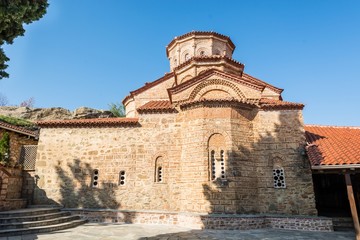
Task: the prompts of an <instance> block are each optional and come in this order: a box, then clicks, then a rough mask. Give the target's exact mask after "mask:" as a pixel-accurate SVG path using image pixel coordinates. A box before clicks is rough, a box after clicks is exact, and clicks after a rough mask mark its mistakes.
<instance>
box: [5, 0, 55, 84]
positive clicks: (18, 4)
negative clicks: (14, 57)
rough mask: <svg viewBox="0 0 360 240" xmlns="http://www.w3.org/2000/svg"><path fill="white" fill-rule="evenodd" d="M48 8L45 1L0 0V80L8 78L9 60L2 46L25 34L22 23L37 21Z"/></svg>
mask: <svg viewBox="0 0 360 240" xmlns="http://www.w3.org/2000/svg"><path fill="white" fill-rule="evenodd" d="M47 6H48V2H47V0H0V79H2V78H8V77H9V74H8V73H7V72H6V71H5V70H6V68H7V67H8V65H7V64H6V62H7V61H9V58H8V57H7V56H6V55H5V52H4V50H3V48H2V46H3V45H4V44H5V43H7V44H12V43H13V42H14V39H15V38H16V37H18V36H23V35H24V33H25V29H24V23H25V24H30V23H32V22H33V21H36V20H39V19H40V18H41V17H42V16H43V15H44V14H45V13H46V8H47Z"/></svg>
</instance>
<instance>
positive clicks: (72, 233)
mask: <svg viewBox="0 0 360 240" xmlns="http://www.w3.org/2000/svg"><path fill="white" fill-rule="evenodd" d="M33 239H43V240H50V239H51V240H70V239H71V240H84V239H121V240H122V239H124V240H135V239H137V240H146V239H148V240H154V239H160V240H177V239H190V240H193V239H194V240H196V239H211V240H214V239H221V240H227V239H229V240H231V239H246V240H248V239H249V240H252V239H276V240H279V239H284V240H285V239H286V240H292V239H294V240H300V239H301V240H310V239H311V240H332V239H334V240H335V239H337V240H343V239H351V240H353V239H355V233H354V232H305V231H286V230H276V229H259V230H246V231H245V230H194V229H190V228H184V227H179V226H169V225H148V224H147V225H145V224H122V225H120V224H119V225H115V224H111V225H106V224H94V223H88V224H85V225H82V226H79V227H76V228H72V229H67V230H62V231H57V232H52V233H44V234H36V235H23V236H14V237H0V240H33Z"/></svg>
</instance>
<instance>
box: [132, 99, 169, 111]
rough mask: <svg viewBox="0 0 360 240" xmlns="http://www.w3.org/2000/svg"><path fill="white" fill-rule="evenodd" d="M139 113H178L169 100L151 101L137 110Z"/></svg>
mask: <svg viewBox="0 0 360 240" xmlns="http://www.w3.org/2000/svg"><path fill="white" fill-rule="evenodd" d="M137 111H138V112H139V113H152V112H176V109H175V108H174V107H173V106H172V105H171V103H170V101H169V100H159V101H150V102H147V103H145V104H144V105H142V106H141V107H139V108H138V109H137Z"/></svg>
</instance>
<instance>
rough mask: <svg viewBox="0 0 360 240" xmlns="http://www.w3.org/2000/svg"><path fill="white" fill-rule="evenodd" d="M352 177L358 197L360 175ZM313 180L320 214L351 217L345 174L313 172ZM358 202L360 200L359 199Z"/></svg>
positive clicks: (355, 195)
mask: <svg viewBox="0 0 360 240" xmlns="http://www.w3.org/2000/svg"><path fill="white" fill-rule="evenodd" d="M356 175H359V174H356ZM351 179H352V183H353V189H354V197H355V199H356V198H357V196H358V192H359V191H358V189H359V188H358V187H359V181H358V180H359V176H355V175H352V176H351ZM313 182H314V191H315V200H316V208H317V210H318V214H319V216H326V217H351V211H350V205H349V200H348V196H347V191H346V184H345V177H344V175H343V174H336V173H334V174H313ZM356 202H359V201H358V199H356ZM358 209H359V208H358Z"/></svg>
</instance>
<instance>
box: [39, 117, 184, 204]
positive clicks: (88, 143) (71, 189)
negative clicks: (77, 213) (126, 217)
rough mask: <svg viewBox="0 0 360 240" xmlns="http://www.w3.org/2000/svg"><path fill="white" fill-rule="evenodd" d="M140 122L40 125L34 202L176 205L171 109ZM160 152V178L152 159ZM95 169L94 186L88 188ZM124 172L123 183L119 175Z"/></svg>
mask: <svg viewBox="0 0 360 240" xmlns="http://www.w3.org/2000/svg"><path fill="white" fill-rule="evenodd" d="M140 125H141V127H140V126H139V127H127V128H122V127H114V128H53V129H50V128H49V129H47V128H44V129H41V133H40V135H41V137H40V141H39V145H38V154H37V162H36V174H37V175H38V176H39V179H38V184H37V186H36V188H35V199H34V200H35V204H49V203H50V204H61V205H64V206H65V207H72V208H74V207H78V208H85V207H86V208H111V209H131V210H137V209H147V210H156V209H160V210H174V211H177V210H179V206H178V201H177V196H178V195H179V191H180V187H179V186H173V185H174V184H175V183H176V182H177V181H178V178H179V172H180V168H179V159H180V156H179V153H180V152H181V144H180V143H179V137H178V136H180V133H179V130H180V128H179V125H178V124H177V123H176V122H175V118H174V115H173V114H150V115H146V116H143V117H142V118H141V121H140ZM159 156H161V157H163V159H164V164H166V166H165V167H164V174H163V182H161V183H157V182H155V160H156V159H157V157H159ZM96 169H97V170H98V171H99V173H98V177H99V179H98V182H99V184H98V187H92V181H93V180H92V178H93V175H94V171H95V170H96ZM121 171H125V184H124V185H120V184H119V182H120V181H119V177H120V176H119V175H120V172H121Z"/></svg>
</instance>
